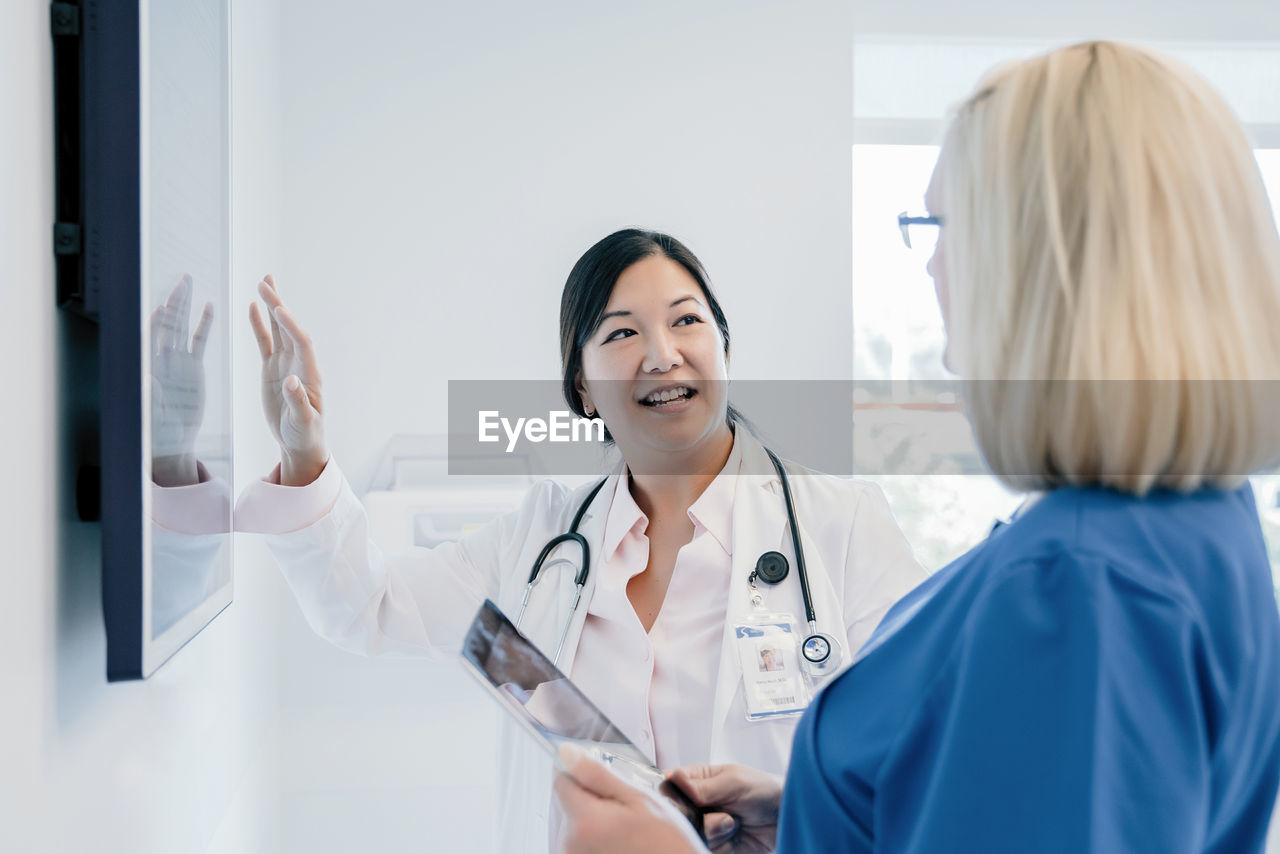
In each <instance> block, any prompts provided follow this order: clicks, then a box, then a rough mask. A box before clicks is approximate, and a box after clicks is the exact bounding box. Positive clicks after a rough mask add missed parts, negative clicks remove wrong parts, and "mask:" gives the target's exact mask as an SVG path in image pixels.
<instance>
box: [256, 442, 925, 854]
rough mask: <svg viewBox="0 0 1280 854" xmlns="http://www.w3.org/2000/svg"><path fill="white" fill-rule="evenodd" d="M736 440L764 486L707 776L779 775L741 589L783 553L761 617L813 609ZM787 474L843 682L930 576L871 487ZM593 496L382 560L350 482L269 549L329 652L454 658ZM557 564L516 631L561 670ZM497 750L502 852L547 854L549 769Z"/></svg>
mask: <svg viewBox="0 0 1280 854" xmlns="http://www.w3.org/2000/svg"><path fill="white" fill-rule="evenodd" d="M738 435H739V437H740V438H741V439H742V440H744V441H745V445H744V447H743V467H742V471H744V472H764V471H768V472H770V474H768V475H755V474H749V475H741V476H739V477H738V481H737V485H736V489H735V493H734V502H733V514H734V515H733V573H732V577H731V581H730V589H729V602H728V608H727V616H726V621H725V631H724V641H723V643H722V646H721V653H720V665H719V668H718V671H717V672H718V674H719V676H718V682H717V685H716V691H715V703H714V708H713V709H712V711H711V714H712V717H713V724H712V729H711V733H712V735H711V738H712V744H711V745H710V747H711V749H710V761H711V762H712V763H725V762H737V763H741V764H744V765H750V766H753V767H757V768H762V769H765V770H768V771H772V772H776V773H781V772H783V771H785V768H786V763H787V761H788V759H789V757H790V754H791V738H792V734H793V732H794V730H795V725H796V719H795V718H783V719H774V720H768V721H762V722H750V721H748V720H747V719H746V706H745V702H744V699H743V692H742V678H741V664H740V661H739V658H738V653H737V650H736V649H735V647H734V641H733V640H732V637H733V630H732V626H733V625H734V624H735V623H736V622H738V621H740V620H741V619H743V618H744V617H746V616H747V613H748V610H749V600H748V590H747V577H748V575H749V574H750V573H751V570H752V569H753V568H754V566H755V562H756V559H757V558H758V557H759V556H760V555H761V554H763V553H764V552H766V551H771V550H776V551H780V552H782V553H783V554H784V555H786V556H787V559H788V560H789V561H790V562H791V566H792V568H793V569H792V572H791V573H790V574H789V575H788V577H787V578H786V579H784V581H783V582H782V583H781V584H778V585H776V586H772V587H770V586H769V585H766V584H761V585H760V589H761V591H762V592H763V594H764V596H765V605H766V607H768V608H769V609H770V610H773V611H784V612H790V613H792V614H795V615H796V616H797V617H798V619H800V620H801V621H803V619H804V603H803V599H802V596H801V593H800V586H799V584H798V582H797V581H796V573H795V571H794V567H795V565H796V564H795V555H794V550H793V548H792V544H791V534H790V531H789V530H788V526H787V521H786V520H787V516H786V507H785V504H784V502H783V496H782V488H781V480H780V479H779V478H778V476H777V474H776V473H773V469H772V466H771V464H770V462H769V460H768V457H767V456H766V454H765V452H764V449H763V447H762V446H761V445H760V443H759V442H758V441H757V440H756V439H755V438H754V437H752V436H750V435H749V433H748V432H747V431H746V430H740V431H739V434H738ZM787 472H788V475H789V476H790V482H791V490H792V496H793V498H794V501H795V508H796V517H797V521H798V524H799V527H800V541H801V544H802V546H803V548H804V554H805V564H806V568H807V570H808V576H809V586H810V594H811V596H812V598H813V605H814V610H815V613H816V616H817V618H818V623H819V629H820V630H821V631H826V632H829V633H831V634H835V635H837V636H838V637H839V636H841V635H843V636H844V638H845V640H846V642H845V643H844V649H843V659H844V661H843V663H842V666H846V665H847V664H848V663H849V662H850V661H851V660H852V657H853V653H854V652H855V651H856V650H857V649H858V648H859V647H860V646H861V645H862V644H863V642H865V641H866V639H867V638H868V637H869V636H870V634H871V632H872V630H873V629H874V628H875V626H876V624H877V623H878V622H879V621H880V618H881V617H882V616H883V615H884V613H885V611H886V610H887V609H888V608H889V606H890V605H892V604H893V603H894V602H895V601H897V600H898V599H899V598H901V596H902V595H903V594H904V593H906V592H907V591H908V590H910V589H911V588H912V587H914V586H915V585H916V584H917V583H919V582H920V581H921V580H923V578H924V577H925V573H924V571H923V569H921V567H920V565H919V564H918V563H917V561H916V560H915V557H914V555H913V554H912V552H911V548H910V546H909V545H908V544H907V542H906V539H905V538H904V537H903V535H902V532H901V531H900V530H899V528H898V526H897V524H896V523H895V522H894V520H893V516H892V514H891V513H890V511H889V506H888V504H887V502H886V501H885V499H884V496H883V494H882V493H881V491H880V489H879V488H878V487H877V486H875V485H874V484H870V483H866V482H863V481H857V480H852V479H847V478H837V477H832V476H829V475H820V474H814V473H811V472H807V471H806V470H804V469H802V468H800V467H799V466H795V465H788V467H787ZM618 476H620V475H618V474H615V475H613V476H612V477H613V478H616V477H618ZM611 479H612V478H611ZM591 486H592V484H588V485H584V486H582V487H579V488H577V489H573V490H570V489H567V488H566V487H564V486H562V485H560V484H557V483H554V482H551V481H544V482H542V483H539V484H537V485H536V486H534V487H533V488H532V489H531V490H530V491H529V493H528V495H527V496H526V498H525V499H524V502H523V503H522V505H521V507H520V508H519V509H518V510H517V511H515V512H513V513H510V514H508V515H506V516H503V517H501V518H499V519H496V520H494V521H493V522H491V523H490V524H488V525H486V526H485V527H484V528H482V529H480V530H478V531H476V532H474V533H471V534H468V535H467V536H465V537H463V538H462V539H461V540H460V541H458V542H455V543H446V544H443V545H441V546H438V547H436V548H435V549H422V548H418V549H412V550H410V551H408V552H405V553H403V554H399V555H395V556H392V557H389V558H386V559H384V558H383V557H382V556H381V555H380V554H379V552H378V550H377V548H376V547H375V546H374V545H373V543H372V542H371V541H370V539H369V536H368V522H367V519H366V517H365V513H364V509H363V507H362V506H361V505H360V502H359V501H358V500H357V499H356V497H355V495H354V494H353V493H352V491H351V489H350V487H349V486H348V485H347V484H346V483H345V481H344V482H343V485H342V491H341V494H340V496H339V498H338V500H337V502H336V503H335V505H334V506H333V508H332V509H331V510H330V512H329V513H328V514H327V515H326V516H325V517H324V518H322V519H321V520H320V521H318V522H316V523H315V524H314V525H311V526H309V527H307V528H305V529H303V530H300V531H296V532H293V533H290V534H283V535H272V536H270V537H269V538H268V541H269V544H270V547H271V549H272V551H273V552H274V553H275V555H276V558H277V560H278V561H279V563H280V565H281V568H282V569H283V571H284V574H285V577H286V578H287V580H288V583H289V585H290V587H291V588H292V589H293V591H294V594H295V595H296V597H297V599H298V602H299V604H300V606H301V608H302V610H303V612H304V614H305V615H306V618H307V620H308V622H309V623H310V625H311V626H312V628H313V629H315V631H316V632H318V633H319V634H320V635H322V636H323V637H325V638H327V639H329V640H330V641H332V642H333V643H335V644H337V645H338V646H341V647H343V648H344V649H347V650H350V651H353V652H358V653H363V654H370V655H373V654H379V653H386V652H399V653H409V654H420V655H422V654H425V655H434V656H439V655H448V654H452V653H455V652H456V651H457V650H458V648H459V646H460V644H461V640H462V638H463V636H464V635H465V633H466V630H467V627H468V626H469V625H470V622H471V619H472V617H473V616H474V615H475V612H476V609H477V607H478V606H479V604H480V602H481V601H482V600H483V599H485V598H490V599H493V600H494V601H495V602H497V603H498V606H499V607H500V608H501V609H502V610H503V611H504V612H505V613H507V614H508V615H511V616H513V617H514V615H515V614H516V612H517V610H518V609H519V605H520V600H521V598H522V596H523V593H524V588H525V584H526V582H527V580H528V575H529V570H530V568H531V567H532V565H533V561H534V559H535V558H536V557H537V555H538V552H539V551H540V550H541V549H542V548H543V546H544V545H545V544H546V543H547V541H548V540H550V539H551V538H552V537H554V536H556V535H558V534H561V533H563V532H565V531H567V530H568V528H569V524H570V522H571V521H572V519H573V515H574V513H575V512H576V511H577V509H578V507H579V505H580V504H581V503H582V500H583V499H584V498H585V497H586V494H587V492H588V491H589V490H590V489H591ZM612 492H613V483H612V482H611V483H609V484H606V485H605V487H604V489H603V491H602V497H600V498H597V500H596V501H594V502H593V503H592V505H591V507H590V508H588V510H587V512H586V514H585V515H584V516H583V519H582V522H581V524H580V525H579V532H580V533H581V534H582V535H583V536H584V537H585V538H586V540H587V542H588V543H589V544H590V546H591V553H592V555H593V562H594V561H595V560H598V555H599V554H600V552H601V546H600V542H601V539H602V537H603V535H604V526H605V519H606V518H607V517H608V512H609V507H608V504H607V503H606V500H605V499H604V498H603V496H609V495H612ZM561 554H563V555H564V556H567V557H569V558H570V559H571V560H572V561H573V562H574V563H575V565H576V561H577V560H578V557H579V555H578V549H577V547H576V546H574V545H573V544H568V545H563V546H561V547H559V548H558V549H557V551H556V552H554V553H553V554H552V556H551V558H549V559H548V562H547V564H548V565H547V567H546V569H545V570H544V572H543V577H542V578H541V579H540V580H539V583H538V585H537V587H536V588H535V590H534V594H533V597H532V599H531V601H530V603H529V606H528V610H527V612H526V614H525V618H524V622H523V625H522V626H521V628H522V630H523V631H524V632H525V633H526V634H527V635H528V636H529V637H530V638H531V639H532V640H533V642H534V643H536V644H537V645H538V646H539V647H540V648H541V649H542V650H543V652H544V653H546V654H547V655H548V657H550V656H552V655H554V652H555V647H556V644H557V642H558V640H559V633H560V631H561V630H562V627H563V626H564V621H565V620H566V619H568V618H569V607H570V604H571V603H572V598H573V588H574V585H573V575H574V566H570V565H568V563H567V562H565V561H554V560H553V559H554V557H556V556H559V555H561ZM595 570H596V567H595V566H593V567H592V572H591V573H590V575H589V576H588V580H587V585H586V588H585V590H584V592H583V601H582V604H581V605H579V607H578V609H577V611H576V612H575V613H574V614H573V617H572V622H571V624H570V627H569V632H568V636H567V639H566V641H565V648H564V652H563V653H562V654H561V658H560V669H561V670H563V671H565V672H566V673H569V674H570V676H572V674H573V661H574V657H575V655H576V653H577V648H578V639H579V637H580V636H581V633H582V628H583V624H584V622H585V620H586V615H587V604H588V603H589V602H590V598H591V595H592V591H593V589H594V582H595V579H596V577H597V575H598V573H597V572H596V571H595ZM867 701H868V702H874V701H875V699H874V698H867ZM499 749H500V751H501V752H500V754H499V755H500V756H502V757H503V759H504V761H505V763H506V767H505V768H504V773H502V774H501V775H500V776H501V779H500V781H499V788H500V792H499V800H498V812H497V815H498V828H497V840H496V841H497V846H498V847H497V850H498V851H502V852H510V851H543V850H545V846H546V845H547V839H548V809H549V807H550V804H551V779H552V772H551V762H550V759H549V757H548V756H547V755H546V754H545V752H544V751H543V750H542V748H541V747H540V746H539V745H538V744H536V743H535V742H534V740H533V739H532V738H530V737H529V736H528V735H527V734H526V733H524V732H523V731H521V730H520V729H519V728H518V727H517V726H516V725H514V724H507V723H506V722H505V720H504V728H503V732H502V734H501V743H500V745H499Z"/></svg>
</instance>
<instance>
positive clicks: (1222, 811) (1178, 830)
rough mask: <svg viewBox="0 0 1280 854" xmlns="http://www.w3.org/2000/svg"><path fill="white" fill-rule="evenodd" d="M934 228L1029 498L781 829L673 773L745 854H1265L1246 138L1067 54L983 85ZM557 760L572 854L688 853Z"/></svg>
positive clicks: (719, 781)
mask: <svg viewBox="0 0 1280 854" xmlns="http://www.w3.org/2000/svg"><path fill="white" fill-rule="evenodd" d="M927 201H928V205H929V208H930V210H931V213H932V214H933V215H934V216H935V217H936V218H937V219H938V220H939V221H940V224H941V226H942V231H941V235H940V239H939V241H938V244H937V251H936V254H935V255H934V257H933V259H932V260H931V261H930V263H929V272H930V273H931V275H932V276H933V278H934V280H935V283H936V286H937V292H938V300H939V303H940V304H941V307H942V310H943V314H944V316H945V318H946V321H947V333H948V355H947V359H948V362H949V363H950V364H951V366H952V367H953V368H954V369H955V370H956V371H957V372H958V373H960V374H961V375H962V376H964V377H966V378H968V379H969V380H971V382H970V383H969V384H968V385H969V394H968V406H969V409H970V417H971V420H972V422H973V426H974V431H975V434H976V436H977V439H978V442H979V444H980V446H981V448H982V451H983V453H984V455H985V457H986V460H987V462H988V464H989V465H990V467H991V469H992V472H993V473H994V474H995V475H996V476H997V477H999V478H1000V479H1001V480H1002V481H1004V482H1005V483H1007V484H1009V485H1010V486H1013V487H1015V488H1018V489H1022V490H1027V491H1034V492H1037V493H1040V497H1039V499H1038V500H1037V501H1035V502H1034V504H1032V505H1031V506H1030V507H1029V508H1028V509H1026V510H1025V511H1024V512H1023V513H1022V514H1021V515H1020V516H1019V517H1018V519H1017V520H1016V521H1015V522H1014V523H1013V524H1011V525H1009V526H1007V527H1005V528H1003V529H1002V530H1000V531H999V532H998V533H996V534H995V535H993V536H992V537H991V538H989V539H988V540H987V541H986V542H984V543H982V544H981V545H979V546H978V547H977V548H975V549H974V550H972V551H971V552H969V553H968V554H966V555H965V556H963V557H961V558H960V559H959V560H957V561H956V562H955V563H953V564H952V565H951V566H949V567H948V568H946V569H944V570H943V571H941V572H940V573H938V574H937V575H935V576H933V577H932V578H930V579H929V581H927V582H925V584H923V585H921V586H920V587H919V588H917V589H916V590H915V591H914V592H913V593H911V594H909V595H908V596H907V597H906V598H905V599H904V600H903V601H902V602H900V603H899V604H898V605H896V606H895V607H894V608H893V609H892V610H891V611H890V612H889V614H888V615H887V616H886V618H885V620H884V622H882V623H881V625H880V627H879V628H878V629H877V630H876V633H875V634H874V635H873V637H872V639H871V640H870V641H869V642H868V644H867V645H866V646H865V647H864V648H863V649H862V651H861V653H860V655H859V657H858V659H857V660H856V661H855V663H854V665H853V667H852V668H851V669H850V670H848V671H847V672H846V673H845V674H843V675H842V676H841V677H839V678H838V679H836V680H835V681H833V683H832V684H831V685H829V686H828V687H827V689H826V690H825V691H824V692H823V693H822V694H821V695H819V697H818V698H817V699H816V700H815V701H814V702H813V704H812V705H811V706H810V707H809V710H808V712H807V713H806V715H805V718H804V720H803V721H802V722H801V724H800V727H799V729H798V730H797V733H796V739H795V744H794V746H793V752H792V762H791V764H790V767H789V770H788V773H787V779H786V798H785V799H783V800H782V801H781V818H780V821H778V810H779V797H780V794H781V787H780V785H779V783H780V781H779V780H778V778H776V777H770V776H768V775H765V774H761V773H759V772H752V771H750V770H748V769H744V768H741V767H737V766H719V767H709V766H699V767H694V768H687V769H681V770H680V771H678V772H676V776H677V777H678V778H680V779H681V780H682V781H683V782H684V783H685V785H686V788H688V789H690V790H691V791H692V792H693V793H694V794H695V796H696V797H697V799H699V800H700V801H701V802H702V803H704V804H708V805H715V806H716V807H718V808H720V809H722V810H725V811H726V812H728V813H731V814H735V815H736V823H735V822H732V821H728V820H723V821H722V822H721V823H720V824H719V825H718V826H719V827H720V828H721V831H722V832H721V834H720V835H719V837H718V838H725V837H726V836H727V837H728V838H731V839H732V840H734V842H733V845H735V846H737V850H750V846H751V845H752V844H757V845H761V846H768V847H772V843H773V838H772V837H773V834H774V832H775V826H774V825H775V823H776V833H777V840H776V842H777V849H778V851H780V852H785V854H799V852H823V854H827V853H828V852H836V851H885V852H895V853H896V852H924V851H930V852H932V851H982V852H1015V851H1016V852H1027V851H1035V852H1040V854H1043V852H1056V851H1062V852H1082V851H1124V852H1161V854H1165V852H1174V851H1188V852H1189V851H1196V852H1209V851H1213V852H1245V851H1259V850H1261V849H1262V847H1263V845H1264V842H1265V837H1266V832H1267V826H1268V819H1269V816H1270V813H1271V809H1272V805H1273V804H1274V802H1275V800H1276V790H1277V781H1278V780H1280V712H1278V711H1277V710H1278V709H1280V616H1278V613H1277V607H1276V600H1275V595H1274V590H1273V586H1272V579H1271V572H1270V567H1269V564H1268V559H1267V553H1266V548H1265V546H1264V543H1263V538H1262V532H1261V529H1260V526H1259V521H1258V514H1257V510H1256V509H1255V506H1254V498H1253V493H1252V491H1251V490H1250V488H1249V486H1248V484H1247V483H1246V481H1245V477H1246V475H1247V474H1248V473H1249V472H1251V471H1254V470H1256V469H1258V468H1260V467H1262V466H1264V465H1266V464H1268V463H1272V462H1274V461H1275V460H1276V459H1277V458H1278V457H1280V418H1278V417H1277V406H1276V402H1275V397H1276V394H1275V392H1274V391H1273V390H1272V388H1271V384H1270V383H1267V382H1263V381H1264V380H1271V379H1274V378H1275V377H1276V374H1277V373H1280V240H1278V239H1277V234H1276V226H1275V221H1274V219H1273V217H1272V213H1271V210H1270V208H1269V206H1268V203H1267V200H1266V197H1265V195H1264V191H1263V187H1262V183H1261V180H1260V177H1259V174H1258V169H1257V166H1256V163H1255V161H1254V159H1253V156H1252V154H1251V152H1250V149H1249V145H1248V143H1247V141H1246V139H1245V136H1244V134H1243V133H1242V131H1241V128H1240V125H1239V123H1238V122H1237V121H1236V119H1235V118H1234V117H1233V116H1232V114H1231V113H1230V111H1229V110H1228V109H1227V108H1226V106H1225V105H1224V104H1223V102H1222V101H1221V99H1220V98H1219V97H1218V96H1217V95H1216V94H1214V92H1212V91H1211V90H1210V88H1209V87H1208V86H1207V85H1206V84H1205V83H1204V82H1203V81H1202V80H1201V79H1199V78H1198V77H1197V76H1195V75H1194V74H1192V73H1191V72H1190V71H1188V70H1187V69H1185V68H1184V67H1182V66H1181V65H1179V64H1177V63H1175V62H1173V61H1171V60H1169V59H1167V58H1165V57H1162V56H1159V55H1157V54H1154V53H1152V52H1149V51H1146V50H1142V49H1139V48H1135V47H1130V46H1125V45H1119V44H1113V43H1105V42H1103V43H1091V44H1082V45H1076V46H1073V47H1068V48H1063V49H1061V50H1057V51H1054V52H1052V53H1049V54H1047V55H1044V56H1040V57H1037V58H1035V59H1031V60H1027V61H1025V62H1020V63H1017V64H1015V65H1013V66H1011V67H1008V68H1005V69H1003V70H1000V71H998V72H996V73H995V74H993V75H991V76H990V77H989V78H987V79H986V80H984V81H983V82H982V83H981V84H980V85H979V87H978V89H977V91H976V92H975V93H974V94H973V96H972V97H970V98H969V99H968V100H967V101H965V102H964V103H963V105H962V106H961V107H960V108H959V111H958V113H957V115H956V116H955V119H954V121H953V122H952V124H951V127H950V129H949V131H948V133H947V136H946V140H945V143H944V145H943V148H942V152H941V155H940V157H939V160H938V165H937V168H936V170H935V172H934V176H933V180H932V182H931V184H930V187H929V191H928V195H927ZM867 697H875V698H876V701H875V702H874V703H868V702H866V698H867ZM567 758H568V764H569V766H570V770H571V776H570V775H564V776H562V777H561V778H560V779H559V780H558V781H557V791H558V793H559V794H560V797H561V799H562V801H563V802H564V803H565V804H566V807H567V811H568V814H569V817H570V821H571V824H572V825H573V827H572V834H571V836H570V844H569V850H571V851H589V850H609V851H619V852H624V851H632V850H637V851H638V850H658V849H659V848H660V849H661V850H664V851H665V850H670V851H680V850H690V849H693V848H695V847H696V846H692V845H691V844H689V843H688V842H687V841H686V839H687V836H686V835H685V834H684V832H683V829H682V828H681V827H680V825H679V824H678V823H677V822H674V821H672V822H664V821H660V820H658V819H655V818H653V817H652V815H653V813H652V812H651V811H650V812H646V811H645V809H644V808H645V807H646V806H647V803H646V801H645V799H644V798H643V797H641V796H639V795H638V794H636V793H632V792H630V791H628V790H626V789H623V788H621V787H620V786H619V785H618V784H617V783H615V782H614V781H613V780H612V779H611V778H609V776H608V775H607V773H606V772H605V771H604V770H603V769H602V768H600V767H599V766H596V765H594V764H592V763H590V762H588V761H587V760H585V759H581V758H576V757H572V756H570V757H567ZM721 818H722V819H724V817H721Z"/></svg>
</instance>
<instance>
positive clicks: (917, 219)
mask: <svg viewBox="0 0 1280 854" xmlns="http://www.w3.org/2000/svg"><path fill="white" fill-rule="evenodd" d="M942 223H943V219H942V217H940V216H908V215H907V212H906V211H903V212H902V213H900V214H898V229H899V230H900V231H901V232H902V242H903V243H905V244H907V248H908V249H910V248H911V226H913V225H936V226H941V225H942Z"/></svg>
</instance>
